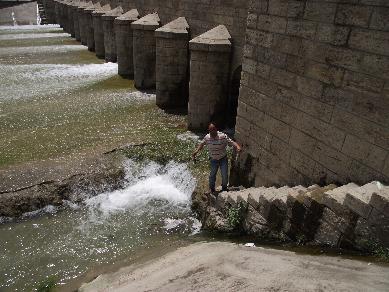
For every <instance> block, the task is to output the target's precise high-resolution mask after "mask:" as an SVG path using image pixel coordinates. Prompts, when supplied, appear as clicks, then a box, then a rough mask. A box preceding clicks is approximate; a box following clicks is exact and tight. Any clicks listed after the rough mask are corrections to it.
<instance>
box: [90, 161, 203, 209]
mask: <svg viewBox="0 0 389 292" xmlns="http://www.w3.org/2000/svg"><path fill="white" fill-rule="evenodd" d="M133 166H134V163H133V162H132V161H130V162H129V163H128V165H127V167H130V168H129V169H128V174H127V177H126V178H127V180H128V185H127V187H126V188H124V189H122V190H117V191H113V192H108V193H103V194H100V195H98V196H96V197H92V198H90V199H87V200H86V201H85V203H86V206H87V207H88V208H89V209H90V210H92V211H99V212H101V213H102V214H104V215H106V216H107V215H110V214H112V213H116V212H123V211H126V210H129V209H141V208H143V207H145V206H146V205H148V204H149V203H150V202H152V201H156V200H158V201H162V202H164V203H165V204H167V205H171V206H186V207H188V206H189V205H190V196H191V194H192V192H193V190H194V188H195V184H196V182H195V179H194V178H193V176H192V175H191V173H190V171H189V169H188V167H187V166H186V165H185V164H180V163H176V162H170V163H169V164H167V165H166V166H161V165H159V164H157V163H148V164H146V165H145V166H144V167H142V168H141V169H136V168H134V167H133Z"/></svg>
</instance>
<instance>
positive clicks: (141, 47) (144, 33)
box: [131, 13, 161, 89]
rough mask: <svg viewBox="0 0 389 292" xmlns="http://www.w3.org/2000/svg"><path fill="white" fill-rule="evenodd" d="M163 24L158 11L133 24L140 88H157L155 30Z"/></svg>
mask: <svg viewBox="0 0 389 292" xmlns="http://www.w3.org/2000/svg"><path fill="white" fill-rule="evenodd" d="M160 25H161V20H160V18H159V16H158V14H157V13H152V14H148V15H146V16H144V17H142V18H141V19H139V20H137V21H134V22H133V23H132V24H131V28H132V30H133V52H134V82H135V87H136V88H139V89H149V88H155V85H156V80H155V78H156V76H155V66H156V41H155V30H156V29H157V28H159V27H160Z"/></svg>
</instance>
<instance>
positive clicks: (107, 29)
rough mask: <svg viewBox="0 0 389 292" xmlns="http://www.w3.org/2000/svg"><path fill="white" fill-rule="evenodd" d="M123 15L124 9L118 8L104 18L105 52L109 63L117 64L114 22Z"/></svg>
mask: <svg viewBox="0 0 389 292" xmlns="http://www.w3.org/2000/svg"><path fill="white" fill-rule="evenodd" d="M122 14H123V8H122V7H121V6H118V7H116V8H114V9H112V10H110V11H108V12H107V13H105V14H104V15H103V16H102V21H103V32H104V51H105V60H106V61H107V62H116V60H117V54H116V38H115V28H114V21H115V18H117V17H119V16H121V15H122Z"/></svg>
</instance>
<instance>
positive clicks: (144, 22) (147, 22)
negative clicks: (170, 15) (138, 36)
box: [131, 12, 161, 30]
mask: <svg viewBox="0 0 389 292" xmlns="http://www.w3.org/2000/svg"><path fill="white" fill-rule="evenodd" d="M160 24H161V20H160V19H159V16H158V13H156V12H154V13H151V14H148V15H146V16H144V17H142V18H141V19H139V20H137V21H134V22H133V23H131V28H132V29H138V30H156V29H157V28H158V27H159V26H160Z"/></svg>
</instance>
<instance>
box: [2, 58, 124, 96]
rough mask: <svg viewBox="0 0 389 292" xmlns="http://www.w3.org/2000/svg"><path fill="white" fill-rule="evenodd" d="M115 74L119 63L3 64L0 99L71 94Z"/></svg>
mask: <svg viewBox="0 0 389 292" xmlns="http://www.w3.org/2000/svg"><path fill="white" fill-rule="evenodd" d="M115 75H117V64H115V63H104V64H86V65H63V64H32V65H31V64H30V65H0V80H2V82H1V84H0V100H1V99H5V100H7V99H20V98H28V97H35V96H44V95H51V94H53V93H57V92H61V91H65V93H67V92H69V88H72V89H76V88H80V87H83V86H87V85H90V84H93V83H94V82H98V81H101V80H104V79H107V78H110V77H112V76H115ZM26 95H27V96H26Z"/></svg>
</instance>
